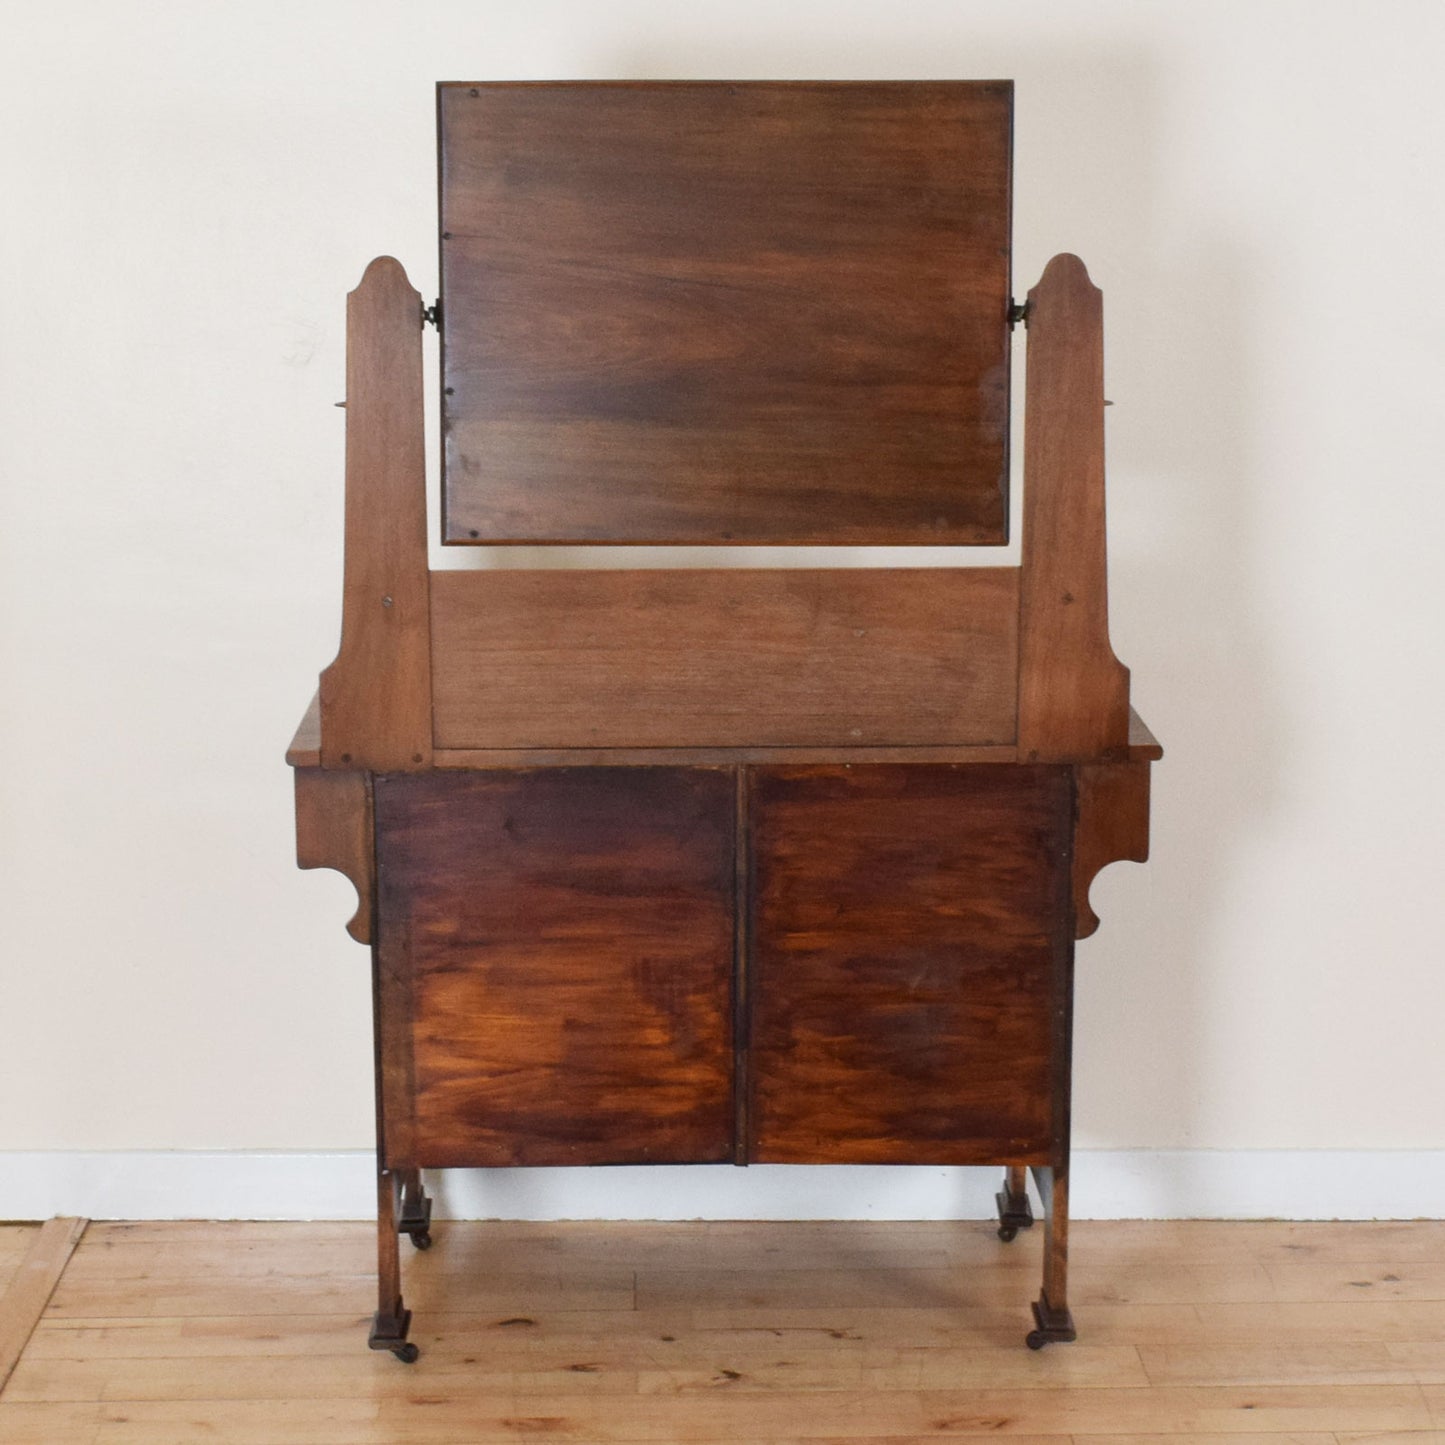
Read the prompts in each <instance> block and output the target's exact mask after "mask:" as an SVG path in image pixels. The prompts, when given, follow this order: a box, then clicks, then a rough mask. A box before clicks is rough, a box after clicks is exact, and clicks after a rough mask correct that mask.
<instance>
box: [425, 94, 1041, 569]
mask: <svg viewBox="0 0 1445 1445" xmlns="http://www.w3.org/2000/svg"><path fill="white" fill-rule="evenodd" d="M1012 103H1013V93H1012V84H1011V83H1010V82H1007V81H989V82H956V81H937V82H935V81H930V82H906V83H886V84H875V83H866V84H860V83H851V84H850V83H778V82H763V83H747V84H736V83H731V84H729V83H697V82H687V83H661V84H644V83H639V84H605V83H604V84H598V83H585V82H584V83H575V82H573V83H560V84H497V83H493V84H480V85H465V84H459V85H443V86H441V87H440V88H439V92H438V107H439V116H440V129H441V203H442V261H441V268H442V288H443V317H444V322H443V329H444V338H443V339H444V350H443V388H444V396H443V428H444V435H445V484H444V487H445V499H446V519H445V524H444V532H445V537H446V540H447V541H449V542H468V541H483V542H496V541H572V542H577V541H580V542H739V543H759V542H762V543H769V542H837V543H845V542H846V543H870V542H871V543H898V544H910V543H964V542H1002V541H1004V540H1005V533H1006V527H1007V510H1008V509H1007V421H1008V345H1009V336H1008V325H1007V310H1008V304H1009V206H1010V201H1009V185H1010V145H1011V125H1012Z"/></svg>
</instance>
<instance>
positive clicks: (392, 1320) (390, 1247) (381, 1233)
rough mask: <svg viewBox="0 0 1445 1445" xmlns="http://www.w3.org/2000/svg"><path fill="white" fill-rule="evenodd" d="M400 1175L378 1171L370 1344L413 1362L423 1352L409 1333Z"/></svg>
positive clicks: (368, 1342) (407, 1361)
mask: <svg viewBox="0 0 1445 1445" xmlns="http://www.w3.org/2000/svg"><path fill="white" fill-rule="evenodd" d="M400 1188H401V1179H400V1176H399V1175H397V1174H396V1173H394V1172H393V1171H391V1170H389V1169H379V1170H378V1171H377V1175H376V1286H377V1289H376V1300H377V1302H376V1318H375V1319H373V1320H372V1322H371V1335H370V1337H369V1338H368V1340H367V1344H369V1345H370V1346H371V1348H372V1349H373V1350H390V1351H391V1352H392V1354H394V1355H395V1356H396V1357H397V1359H399V1360H402V1361H404V1362H405V1363H406V1364H408V1365H409V1364H411V1363H412V1361H413V1360H415V1359H416V1357H417V1356H418V1355H419V1354H420V1353H421V1351H420V1350H418V1349H417V1347H416V1346H415V1345H414V1344H412V1343H411V1342H410V1341H409V1340H408V1339H407V1337H406V1332H407V1330H408V1328H409V1327H410V1325H411V1311H410V1310H409V1309H406V1308H404V1307H403V1305H402V1302H401V1250H400V1247H399V1244H398V1241H397V1216H398V1209H397V1205H398V1195H399V1193H400Z"/></svg>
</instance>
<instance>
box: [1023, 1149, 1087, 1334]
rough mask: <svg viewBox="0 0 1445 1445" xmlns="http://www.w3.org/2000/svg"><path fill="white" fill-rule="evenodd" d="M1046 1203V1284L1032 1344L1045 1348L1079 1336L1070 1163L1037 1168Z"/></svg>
mask: <svg viewBox="0 0 1445 1445" xmlns="http://www.w3.org/2000/svg"><path fill="white" fill-rule="evenodd" d="M1034 1180H1035V1182H1036V1183H1037V1184H1038V1186H1039V1198H1040V1199H1042V1200H1043V1205H1044V1287H1043V1290H1042V1291H1041V1292H1040V1294H1039V1297H1038V1300H1037V1302H1036V1303H1035V1305H1034V1324H1035V1326H1036V1328H1034V1329H1032V1330H1030V1331H1029V1335H1028V1340H1027V1343H1028V1347H1029V1349H1031V1350H1041V1349H1043V1347H1044V1346H1045V1345H1047V1344H1051V1343H1053V1342H1055V1341H1058V1342H1065V1341H1068V1340H1072V1339H1075V1338H1076V1337H1077V1332H1076V1331H1075V1329H1074V1317H1073V1316H1072V1315H1071V1314H1070V1313H1069V1170H1068V1166H1067V1165H1056V1166H1054V1167H1053V1168H1050V1167H1048V1166H1042V1167H1040V1168H1037V1169H1035V1170H1034Z"/></svg>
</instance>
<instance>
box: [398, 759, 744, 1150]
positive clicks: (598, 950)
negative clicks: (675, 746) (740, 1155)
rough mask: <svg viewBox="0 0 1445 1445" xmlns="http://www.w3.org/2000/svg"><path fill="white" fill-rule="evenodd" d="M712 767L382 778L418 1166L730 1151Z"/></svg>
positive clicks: (722, 773) (724, 851)
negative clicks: (406, 990)
mask: <svg viewBox="0 0 1445 1445" xmlns="http://www.w3.org/2000/svg"><path fill="white" fill-rule="evenodd" d="M733 788H734V782H733V776H732V774H731V773H730V772H729V771H728V770H725V769H713V770H710V769H702V768H689V769H682V768H635V769H615V768H559V769H549V770H544V771H537V772H517V773H473V774H456V773H450V774H444V773H434V774H431V775H416V776H412V777H405V776H390V777H382V778H379V779H378V780H377V784H376V807H377V852H378V873H379V877H378V888H379V891H380V899H381V917H382V923H381V947H380V953H381V958H382V960H383V963H384V964H387V963H390V962H391V961H392V960H401V959H404V960H405V966H406V968H407V970H408V972H409V976H410V988H411V998H412V1013H411V1019H410V1023H411V1030H412V1043H413V1059H414V1064H413V1067H414V1070H415V1080H416V1084H415V1109H416V1115H415V1119H416V1122H415V1142H414V1157H413V1158H410V1159H407V1160H405V1161H402V1160H393V1161H390V1162H392V1163H393V1164H394V1165H396V1166H400V1165H401V1164H403V1163H405V1164H408V1165H410V1164H415V1165H420V1166H423V1167H429V1166H444V1165H487V1164H604V1163H612V1164H621V1163H659V1162H672V1163H689V1162H691V1163H702V1162H708V1161H715V1160H719V1161H720V1160H724V1159H727V1158H729V1157H730V1154H731V1147H732V1034H731V1018H730V999H729V994H730V989H731V976H732V968H733V910H734V898H733V888H734V869H735V861H734V835H733V806H734V799H733Z"/></svg>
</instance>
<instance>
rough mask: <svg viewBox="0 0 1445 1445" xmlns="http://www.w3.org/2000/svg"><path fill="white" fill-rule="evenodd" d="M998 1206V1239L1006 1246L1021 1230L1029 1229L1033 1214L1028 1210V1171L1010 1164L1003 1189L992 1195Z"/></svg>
mask: <svg viewBox="0 0 1445 1445" xmlns="http://www.w3.org/2000/svg"><path fill="white" fill-rule="evenodd" d="M993 1198H994V1203H995V1204H997V1205H998V1237H999V1238H1000V1239H1001V1240H1003V1241H1004V1243H1005V1244H1007V1243H1008V1242H1009V1241H1010V1240H1011V1239H1013V1238H1014V1237H1015V1236H1016V1235H1017V1234H1018V1232H1019V1230H1021V1229H1031V1228H1033V1223H1034V1212H1033V1210H1032V1209H1030V1208H1029V1190H1028V1170H1027V1169H1026V1168H1025V1167H1024V1166H1023V1165H1022V1164H1010V1165H1009V1166H1008V1168H1007V1169H1006V1170H1005V1171H1004V1176H1003V1188H1002V1189H1001V1190H1000V1191H999V1192H998V1193H997V1194H995V1195H994V1197H993Z"/></svg>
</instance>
